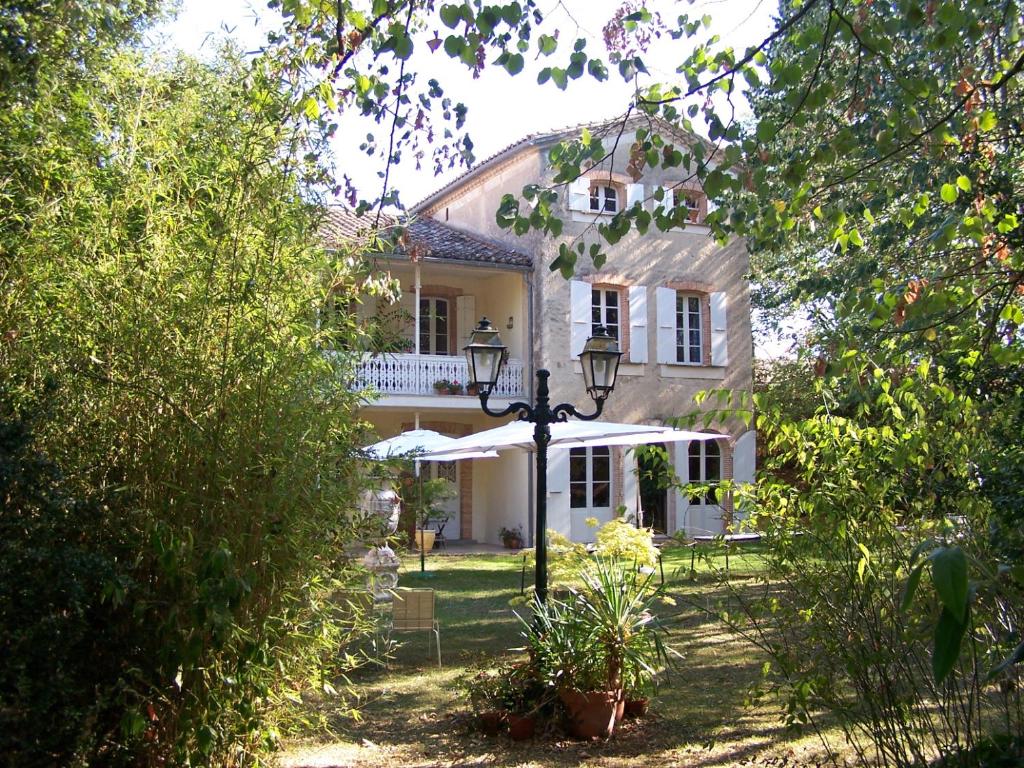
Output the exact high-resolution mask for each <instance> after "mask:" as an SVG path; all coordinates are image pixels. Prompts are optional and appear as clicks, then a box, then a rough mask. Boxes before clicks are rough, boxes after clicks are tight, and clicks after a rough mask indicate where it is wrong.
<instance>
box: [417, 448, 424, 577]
mask: <svg viewBox="0 0 1024 768" xmlns="http://www.w3.org/2000/svg"><path fill="white" fill-rule="evenodd" d="M416 481H417V485H418V486H419V489H420V503H419V506H418V507H417V509H418V514H417V515H416V516H417V517H418V518H420V519H419V520H417V521H416V525H417V527H419V537H420V540H419V542H418V543H419V545H420V573H424V572H426V570H427V551H426V548H425V547H424V546H423V541H424V539H426V538H427V537H426V534H425V532H424V528H423V525H424V523H423V522H421V520H425V518H423V517H421V515H423V475H422V474H420V461H419V459H417V460H416Z"/></svg>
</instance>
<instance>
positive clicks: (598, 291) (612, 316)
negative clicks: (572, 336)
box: [590, 288, 622, 341]
mask: <svg viewBox="0 0 1024 768" xmlns="http://www.w3.org/2000/svg"><path fill="white" fill-rule="evenodd" d="M621 304H622V296H621V294H620V292H619V291H618V290H616V289H614V288H593V289H591V291H590V332H591V334H593V333H594V331H595V330H597V326H599V325H603V326H604V327H605V328H607V329H608V333H609V335H611V336H613V337H614V338H616V339H619V340H620V341H621V339H622V334H621V333H620V327H621V323H622V313H621V311H620V307H621Z"/></svg>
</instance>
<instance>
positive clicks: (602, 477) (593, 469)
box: [569, 446, 612, 509]
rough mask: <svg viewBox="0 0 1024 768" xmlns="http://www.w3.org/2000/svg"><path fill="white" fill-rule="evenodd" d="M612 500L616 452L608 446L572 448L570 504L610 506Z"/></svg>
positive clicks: (572, 505) (574, 505)
mask: <svg viewBox="0 0 1024 768" xmlns="http://www.w3.org/2000/svg"><path fill="white" fill-rule="evenodd" d="M611 503H612V456H611V450H610V449H609V448H608V446H597V447H594V448H570V449H569V507H570V508H571V509H585V508H591V507H596V508H607V507H610V506H611Z"/></svg>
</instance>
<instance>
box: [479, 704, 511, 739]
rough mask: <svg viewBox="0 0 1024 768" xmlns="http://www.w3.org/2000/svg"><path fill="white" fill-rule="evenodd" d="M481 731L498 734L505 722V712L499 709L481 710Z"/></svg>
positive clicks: (492, 734) (489, 734)
mask: <svg viewBox="0 0 1024 768" xmlns="http://www.w3.org/2000/svg"><path fill="white" fill-rule="evenodd" d="M478 720H479V723H480V730H481V732H483V733H485V734H487V735H488V736H497V735H498V731H500V730H501V728H502V726H503V725H504V724H505V713H504V712H501V711H499V710H490V711H487V712H481V713H480V714H479V716H478Z"/></svg>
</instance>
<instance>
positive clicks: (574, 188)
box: [569, 176, 590, 211]
mask: <svg viewBox="0 0 1024 768" xmlns="http://www.w3.org/2000/svg"><path fill="white" fill-rule="evenodd" d="M569 209H570V210H573V211H589V210H590V179H588V178H586V177H585V176H581V177H580V178H578V179H576V180H575V181H573V182H570V183H569Z"/></svg>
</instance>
